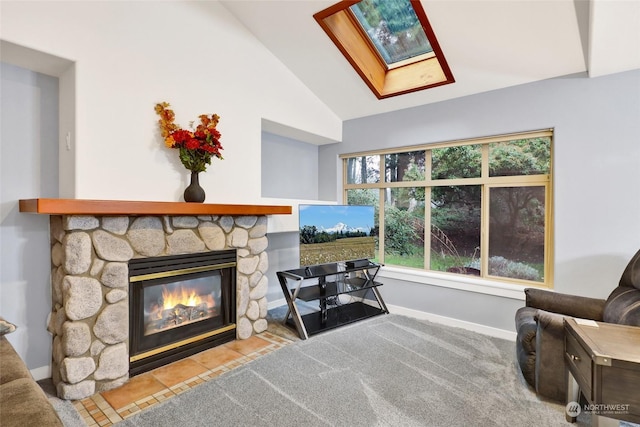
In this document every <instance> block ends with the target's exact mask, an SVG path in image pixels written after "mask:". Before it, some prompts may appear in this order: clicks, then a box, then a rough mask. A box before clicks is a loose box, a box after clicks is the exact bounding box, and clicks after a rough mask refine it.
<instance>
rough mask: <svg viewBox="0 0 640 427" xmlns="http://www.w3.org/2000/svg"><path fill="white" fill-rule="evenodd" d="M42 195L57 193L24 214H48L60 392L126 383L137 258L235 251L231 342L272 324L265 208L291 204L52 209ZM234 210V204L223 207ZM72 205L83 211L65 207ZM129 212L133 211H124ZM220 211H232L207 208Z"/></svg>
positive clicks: (67, 394) (28, 204)
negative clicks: (131, 271)
mask: <svg viewBox="0 0 640 427" xmlns="http://www.w3.org/2000/svg"><path fill="white" fill-rule="evenodd" d="M42 200H44V201H45V202H46V201H51V200H55V199H36V201H35V202H34V201H28V200H27V201H23V200H21V201H20V210H21V212H31V213H45V214H49V215H51V217H50V232H51V262H52V273H51V278H52V297H53V304H52V305H53V308H52V313H51V316H50V321H49V325H48V330H49V331H50V332H51V333H52V334H53V360H52V379H53V382H54V384H55V386H56V390H57V394H58V396H59V397H60V398H62V399H70V400H77V399H84V398H86V397H89V396H91V395H93V394H95V393H96V392H99V391H104V390H110V389H113V388H116V387H119V386H121V385H122V384H124V383H125V382H127V380H128V379H129V375H130V374H129V372H130V359H131V357H130V354H129V353H130V351H129V342H130V336H129V334H130V333H129V320H130V316H129V310H130V307H129V262H130V261H131V260H139V259H144V258H153V257H163V256H171V255H184V254H201V253H205V252H215V251H223V252H228V251H229V250H233V252H234V253H235V254H236V262H235V271H234V275H235V303H234V304H235V307H234V308H235V310H234V311H235V313H234V314H235V318H234V319H231V321H232V322H231V323H233V324H234V326H235V329H234V330H235V332H234V333H235V339H246V338H249V337H250V336H251V335H253V334H256V333H260V332H263V331H265V330H266V329H267V320H266V315H267V300H266V298H265V295H266V293H267V287H268V281H267V277H266V275H265V273H266V271H267V268H268V259H267V253H266V252H265V250H266V248H267V245H268V241H267V216H266V214H263V213H264V212H266V213H269V214H279V213H284V214H287V213H290V209H291V208H290V207H266V208H272V209H266V210H265V209H260V208H263V207H261V206H258V207H257V208H259V209H249V212H248V214H244V212H245V211H246V210H247V209H243V208H242V207H243V205H202V204H201V205H197V206H189V205H193V204H187V203H163V202H146V203H147V204H148V205H149V206H147V207H143V208H142V209H141V211H140V212H139V210H138V209H131V207H132V206H131V203H137V204H144V203H145V202H119V203H122V204H123V205H122V206H121V207H119V208H116V209H114V208H113V207H110V208H107V207H105V206H106V205H103V204H101V203H102V202H105V203H106V201H94V202H98V204H97V205H96V204H94V205H91V208H90V209H86V208H84V209H76V208H70V207H69V206H66V205H65V207H62V208H58V207H55V208H52V207H50V206H48V205H47V204H46V203H44V202H40V201H42ZM61 200H63V201H64V199H61ZM89 202H92V201H89ZM110 203H113V202H110ZM55 206H58V205H57V204H56V205H55ZM135 206H138V205H135ZM176 206H178V208H177V210H176V209H175V207H176ZM229 206H231V207H232V208H233V209H230V210H229V209H225V208H224V207H229ZM165 208H166V209H165ZM254 208H255V207H254ZM281 208H284V209H281ZM74 210H77V211H79V213H78V214H73V213H72V212H71V213H67V211H74ZM127 210H131V211H132V213H131V214H129V215H125V214H118V213H120V212H126V211H127ZM142 211H144V212H147V211H148V212H149V214H147V215H145V214H144V213H141V212H142ZM161 211H167V212H168V213H169V214H166V215H162V214H159V213H158V212H161ZM218 211H222V212H225V213H228V214H222V215H213V214H206V213H207V212H218ZM254 211H255V212H256V214H251V213H253V212H254ZM63 212H64V213H63ZM174 212H176V214H174ZM183 212H184V213H186V214H183V215H181V214H179V213H183ZM192 212H193V213H194V214H190V213H192ZM58 213H60V214H58ZM87 213H91V214H87Z"/></svg>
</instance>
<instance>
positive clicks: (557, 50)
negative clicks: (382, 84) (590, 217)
mask: <svg viewBox="0 0 640 427" xmlns="http://www.w3.org/2000/svg"><path fill="white" fill-rule="evenodd" d="M336 2H337V1H335V0H332V1H313V0H297V1H291V0H284V1H279V0H244V1H237V0H229V1H222V3H223V4H224V5H225V7H226V8H227V9H228V10H229V11H230V12H231V13H232V14H233V15H234V16H236V17H237V19H238V20H239V21H240V22H242V23H243V24H244V25H245V26H246V27H247V28H248V29H249V31H251V32H252V33H253V34H254V35H255V36H256V37H257V38H258V39H259V40H260V41H261V42H262V43H263V44H264V45H265V47H266V48H267V49H269V50H270V51H271V52H272V53H273V54H274V55H275V56H276V57H277V58H278V59H279V60H280V61H281V62H282V63H284V64H285V66H287V67H288V68H289V69H290V70H291V71H292V72H293V73H294V74H295V75H296V76H297V77H298V78H299V79H300V80H301V81H302V82H303V83H304V84H305V85H306V86H307V87H308V88H309V89H310V90H311V91H313V92H314V93H315V94H316V96H317V97H318V98H320V99H321V100H322V101H323V102H324V103H325V104H326V105H327V106H329V108H331V109H332V110H333V111H334V112H335V113H336V114H337V115H338V116H339V117H340V118H341V119H343V120H348V119H352V118H357V117H364V116H369V115H373V114H378V113H384V112H388V111H393V110H399V109H403V108H408V107H414V106H418V105H423V104H428V103H433V102H438V101H443V100H447V99H452V98H457V97H462V96H467V95H472V94H476V93H481V92H486V91H491V90H496V89H500V88H505V87H509V86H514V85H519V84H524V83H529V82H534V81H538V80H543V79H550V78H554V77H560V76H567V75H572V74H582V76H583V77H582V78H594V77H599V76H603V75H607V74H612V73H617V72H622V71H628V70H633V69H639V68H640V0H422V6H423V8H424V10H425V12H426V13H427V16H428V18H429V21H430V23H431V26H432V27H433V29H434V31H435V33H436V37H437V38H438V41H439V43H440V46H441V47H442V50H443V51H444V55H445V57H446V60H447V62H448V64H449V66H450V67H451V70H452V72H453V75H454V77H455V80H456V82H455V83H453V84H450V85H446V86H440V87H436V88H432V89H428V90H424V91H420V92H414V93H410V94H406V95H401V96H396V97H393V98H388V99H383V100H378V99H377V98H376V97H375V95H374V94H373V93H372V92H371V91H370V90H369V88H368V87H367V86H366V84H365V83H364V82H363V80H362V79H361V78H360V76H359V75H358V74H357V73H356V72H355V71H354V69H353V68H352V66H351V65H350V64H349V62H348V61H347V60H346V59H345V58H344V57H343V56H342V54H341V53H340V52H339V51H338V49H337V48H336V47H335V45H334V44H333V42H332V41H331V40H330V39H329V38H328V37H327V35H326V34H325V33H324V32H323V30H322V29H321V28H320V26H319V25H318V24H317V23H316V21H315V20H314V18H313V14H314V13H316V12H319V11H321V10H323V9H325V8H326V7H328V6H330V5H332V4H334V3H336ZM585 73H586V75H585ZM630 90H636V91H638V92H639V94H640V88H630Z"/></svg>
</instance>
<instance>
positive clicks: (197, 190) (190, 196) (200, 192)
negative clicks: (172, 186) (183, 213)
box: [184, 172, 205, 203]
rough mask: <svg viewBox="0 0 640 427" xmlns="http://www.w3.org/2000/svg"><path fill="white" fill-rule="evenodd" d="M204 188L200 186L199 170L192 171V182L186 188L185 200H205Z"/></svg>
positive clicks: (195, 201) (198, 201)
mask: <svg viewBox="0 0 640 427" xmlns="http://www.w3.org/2000/svg"><path fill="white" fill-rule="evenodd" d="M204 196H205V194H204V189H203V188H202V187H200V181H199V178H198V172H191V183H190V184H189V186H188V187H187V188H186V189H185V190H184V201H185V202H190V203H202V202H204Z"/></svg>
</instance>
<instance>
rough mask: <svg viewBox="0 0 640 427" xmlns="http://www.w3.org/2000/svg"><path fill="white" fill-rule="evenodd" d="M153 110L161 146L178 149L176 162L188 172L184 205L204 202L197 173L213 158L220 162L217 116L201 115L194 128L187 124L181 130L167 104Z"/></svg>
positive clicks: (220, 147) (219, 136) (192, 124)
mask: <svg viewBox="0 0 640 427" xmlns="http://www.w3.org/2000/svg"><path fill="white" fill-rule="evenodd" d="M155 110H156V114H158V115H159V116H160V120H159V121H158V123H159V125H160V131H161V133H162V137H163V138H164V143H165V145H166V146H167V147H169V148H175V149H177V150H179V157H180V161H181V162H182V164H183V165H184V167H185V168H187V169H188V170H190V171H191V183H190V185H189V186H188V187H187V188H186V189H185V191H184V200H185V202H197V203H202V202H204V199H205V193H204V189H203V188H202V187H200V183H199V177H198V174H199V173H200V172H204V171H206V170H207V165H210V164H211V159H212V158H213V157H217V158H218V159H220V160H222V154H221V153H220V152H221V151H222V144H221V143H220V138H221V136H222V135H221V134H220V132H219V131H218V129H217V126H218V121H219V120H220V116H218V115H217V114H211V115H206V114H202V115H200V116H199V117H198V118H199V119H200V123H199V124H198V125H197V126H195V127H194V122H190V123H189V129H183V128H181V127H180V126H178V125H177V124H176V123H175V114H174V112H173V110H172V109H171V108H170V105H169V103H167V102H161V103H159V104H156V107H155Z"/></svg>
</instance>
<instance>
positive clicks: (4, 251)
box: [0, 63, 58, 376]
mask: <svg viewBox="0 0 640 427" xmlns="http://www.w3.org/2000/svg"><path fill="white" fill-rule="evenodd" d="M0 66H1V68H0V77H1V79H0V83H1V85H0V92H1V93H2V97H1V100H2V104H1V106H0V121H1V122H2V132H1V134H0V183H1V185H0V202H1V203H2V204H1V207H2V209H1V212H0V316H3V317H4V318H5V319H7V320H8V321H10V322H13V323H15V324H16V325H17V326H18V329H17V330H16V331H15V332H14V333H12V334H9V335H8V336H7V339H8V340H9V341H10V342H11V343H12V344H13V346H14V347H15V349H16V351H17V352H18V353H19V354H20V355H21V356H22V357H23V358H24V360H25V362H26V363H27V365H28V366H29V367H30V368H40V367H44V368H43V369H42V371H41V375H43V376H48V374H49V368H48V366H49V363H50V360H51V344H52V343H51V335H50V334H49V333H48V332H47V331H46V327H47V315H48V314H49V313H50V312H51V282H50V280H49V272H50V265H51V255H50V252H49V217H48V216H41V215H26V214H21V213H20V212H18V205H17V203H16V200H17V199H18V198H22V197H25V198H29V197H38V196H42V197H57V196H58V186H57V182H58V161H57V159H58V79H57V78H55V77H50V76H45V75H43V74H39V73H35V72H32V71H30V70H26V69H24V68H20V67H16V66H13V65H9V64H5V63H2V64H0Z"/></svg>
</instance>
